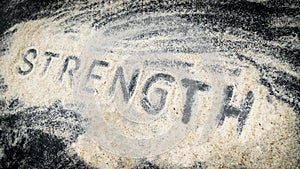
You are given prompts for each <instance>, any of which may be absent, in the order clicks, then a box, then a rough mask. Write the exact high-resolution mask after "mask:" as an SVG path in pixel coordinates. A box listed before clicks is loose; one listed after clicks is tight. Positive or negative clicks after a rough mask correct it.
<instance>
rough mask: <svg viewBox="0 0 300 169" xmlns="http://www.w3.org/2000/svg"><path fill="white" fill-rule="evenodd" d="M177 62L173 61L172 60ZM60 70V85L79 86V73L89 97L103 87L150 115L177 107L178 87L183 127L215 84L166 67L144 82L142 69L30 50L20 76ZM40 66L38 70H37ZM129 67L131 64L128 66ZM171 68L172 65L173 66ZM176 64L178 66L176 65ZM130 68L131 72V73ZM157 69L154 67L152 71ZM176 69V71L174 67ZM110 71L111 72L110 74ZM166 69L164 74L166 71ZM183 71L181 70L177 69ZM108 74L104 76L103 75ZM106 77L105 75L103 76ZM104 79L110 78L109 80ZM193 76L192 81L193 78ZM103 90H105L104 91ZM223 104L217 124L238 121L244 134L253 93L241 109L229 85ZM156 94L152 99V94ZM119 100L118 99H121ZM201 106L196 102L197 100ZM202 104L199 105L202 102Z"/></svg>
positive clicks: (180, 65) (151, 74) (177, 64)
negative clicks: (176, 88) (174, 98)
mask: <svg viewBox="0 0 300 169" xmlns="http://www.w3.org/2000/svg"><path fill="white" fill-rule="evenodd" d="M39 57H40V58H42V59H43V61H44V62H43V64H42V63H39V64H37V62H36V61H35V60H36V59H38V58H39ZM149 60H151V58H148V60H147V61H144V64H145V63H146V64H147V65H149V64H150V63H151V61H149ZM173 60H174V59H173ZM61 61H62V62H63V63H61V64H60V65H62V66H61V67H60V68H57V67H56V66H57V65H58V64H54V63H55V62H61ZM169 62H170V64H168V63H167V62H166V61H153V64H156V65H159V66H165V67H168V66H169V67H172V68H173V69H174V67H176V66H177V67H192V66H193V63H187V62H182V61H178V60H177V61H173V62H172V61H169ZM52 64H53V65H56V66H53V67H55V69H57V71H58V78H57V79H58V82H62V81H63V80H64V79H70V82H71V83H77V82H76V81H75V76H76V74H80V75H82V77H83V78H82V79H83V85H82V87H81V90H82V91H83V92H86V93H87V94H90V95H95V94H99V93H101V92H100V90H102V88H103V86H107V87H108V88H107V90H106V91H108V92H107V93H104V94H105V95H106V96H108V97H110V98H112V97H113V96H114V95H115V94H116V93H117V92H119V94H120V96H121V97H120V98H121V100H122V102H123V104H125V105H126V104H132V102H131V100H132V99H133V98H134V96H138V99H137V100H138V105H139V106H140V107H141V109H142V110H143V111H144V113H147V114H148V115H157V114H159V113H161V112H162V111H163V110H164V109H165V108H166V107H168V108H169V107H172V106H167V104H176V101H175V102H174V101H173V102H171V103H170V102H168V97H172V96H173V95H170V93H172V90H171V89H172V86H175V84H176V85H177V86H179V87H180V88H181V89H182V90H183V91H184V92H183V94H182V95H183V98H185V99H184V100H183V106H182V112H181V122H182V123H183V124H188V123H189V121H190V119H191V117H192V114H193V113H192V110H193V106H194V105H199V104H201V99H196V97H197V93H200V92H203V93H204V94H205V93H206V92H208V91H209V90H210V89H211V87H212V84H208V82H205V79H201V76H195V77H193V76H187V77H184V76H177V74H180V73H177V74H176V73H172V72H170V71H169V72H168V71H166V69H164V68H160V69H157V70H152V71H151V72H148V73H147V76H146V78H145V79H144V80H141V78H140V77H141V76H142V75H144V74H145V72H144V71H146V70H144V69H142V68H143V67H141V68H139V67H135V66H134V65H132V66H128V65H127V66H124V65H117V66H116V65H112V64H111V63H110V61H109V60H107V59H101V58H100V59H98V58H94V59H92V60H91V61H90V62H89V64H83V63H82V60H81V59H80V58H79V57H77V56H74V55H71V56H67V57H65V58H64V59H62V58H61V56H60V54H59V53H55V52H51V51H46V52H44V53H42V54H38V52H37V50H36V49H34V48H31V49H29V50H27V51H26V52H25V53H24V55H23V56H22V62H20V65H19V67H18V70H17V71H18V74H19V75H21V76H30V74H31V73H32V72H34V71H39V72H40V73H42V74H43V75H45V74H47V72H48V71H49V70H50V67H51V65H52ZM38 65H39V69H38V68H36V67H38ZM129 65H130V64H129ZM170 65H171V66H170ZM174 65H175V66H174ZM127 69H129V70H131V72H130V73H128V71H127ZM152 69H154V68H152ZM175 69H176V68H175ZM105 70H106V71H107V72H105ZM108 70H109V71H108ZM164 70H165V71H164ZM178 71H180V70H178ZM104 72H105V73H104ZM103 74H106V75H105V76H103ZM105 77H109V78H108V79H107V78H105ZM191 77H193V78H191ZM101 81H105V83H107V84H106V85H103V86H101V85H99V83H100V82H101ZM101 87H102V88H101ZM221 91H223V94H222V95H220V96H222V97H223V105H222V106H221V109H220V110H219V111H220V112H219V113H218V116H217V120H216V125H217V126H221V125H222V124H223V122H224V120H225V117H233V118H237V120H238V126H237V132H238V134H241V132H242V129H243V126H244V125H245V121H246V119H247V117H248V114H249V113H250V111H251V106H252V104H253V101H254V94H253V92H252V91H248V92H247V94H246V95H245V96H243V97H242V98H243V99H242V102H241V104H240V105H239V106H236V104H235V106H234V105H233V104H232V102H233V100H234V99H233V98H235V97H236V96H235V95H234V92H233V91H234V86H233V85H226V86H225V87H224V89H223V90H221ZM153 93H154V95H155V97H153V96H152V95H153ZM120 98H119V99H120ZM196 100H197V101H198V103H195V101H196ZM199 101H200V102H199Z"/></svg>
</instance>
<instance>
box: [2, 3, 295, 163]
mask: <svg viewBox="0 0 300 169" xmlns="http://www.w3.org/2000/svg"><path fill="white" fill-rule="evenodd" d="M76 3H85V1H69V2H68V3H65V2H62V1H59V0H51V1H50V0H43V1H40V0H28V1H26V0H12V1H8V0H6V1H1V2H0V21H1V22H0V40H2V38H1V37H3V36H5V34H8V33H9V32H6V31H7V30H8V29H9V28H10V27H11V26H13V25H15V24H17V23H20V22H23V21H28V20H35V19H40V18H44V17H49V16H57V20H60V18H62V16H61V13H60V12H57V13H56V11H57V10H58V9H60V8H61V7H62V6H64V7H65V8H66V11H67V10H70V11H71V10H72V9H73V7H74V5H75V4H76ZM106 3H109V2H106ZM126 4H127V8H126V9H120V11H115V12H111V13H109V14H106V15H101V13H100V12H98V11H94V13H91V12H86V13H84V14H81V15H78V16H73V17H71V18H68V19H67V20H61V25H64V27H65V29H66V30H65V31H66V33H67V32H70V31H71V32H72V31H76V28H74V25H72V24H70V21H71V22H86V20H90V19H92V20H93V16H101V17H100V19H97V20H93V23H92V26H94V27H95V28H99V27H101V26H103V25H105V24H107V23H109V22H112V21H113V20H115V19H119V18H122V17H124V16H127V15H131V14H135V13H141V12H165V11H168V12H170V11H178V10H182V9H188V10H191V11H193V10H195V9H202V10H204V11H206V14H195V15H193V14H182V15H180V17H182V18H185V19H187V20H188V21H190V22H193V23H200V22H201V23H204V24H206V25H208V26H207V28H208V29H211V30H212V31H215V32H224V31H226V30H227V31H228V30H230V31H231V34H233V35H238V34H239V32H238V30H239V29H240V30H244V31H247V32H249V33H253V34H257V35H258V36H259V37H261V38H263V39H265V40H267V41H272V40H278V39H279V38H280V37H283V36H287V35H290V36H294V37H295V36H297V37H298V39H299V37H300V31H299V26H297V27H290V26H282V27H276V28H272V27H270V26H269V25H270V22H271V18H272V17H282V16H284V17H292V18H295V17H299V15H300V2H299V1H296V0H295V1H286V0H281V1H279V0H270V1H267V2H264V3H255V2H248V1H235V0H232V1H190V2H180V1H178V2H171V1H170V2H168V3H161V2H160V1H152V2H151V3H148V4H144V5H143V6H138V5H136V3H135V2H134V1H133V2H126ZM101 5H103V2H99V3H95V4H92V5H90V6H86V7H85V8H82V10H85V9H92V8H93V6H101ZM5 32H6V33H5ZM1 42H2V43H3V44H4V42H3V40H2V41H1ZM217 43H219V45H220V46H221V45H222V44H221V42H217ZM253 44H255V41H254V42H253ZM253 44H250V43H248V44H243V43H242V42H241V43H237V44H235V43H232V44H231V47H232V50H233V51H234V48H237V47H243V45H245V46H247V45H253ZM0 46H2V49H1V50H2V51H7V50H9V49H8V48H7V45H0ZM260 49H267V50H266V51H265V53H266V54H269V55H272V56H275V57H276V58H279V59H280V60H282V61H284V62H286V63H288V64H290V66H291V67H292V68H294V69H295V70H296V69H299V66H300V50H299V49H294V48H291V47H290V46H289V45H285V46H284V47H279V46H272V45H270V44H269V45H266V46H263V47H260ZM186 52H193V51H191V50H187V51H186ZM238 59H240V60H241V61H242V62H245V63H248V64H251V65H253V66H255V67H256V68H257V69H258V70H259V71H260V72H261V77H260V81H261V84H262V85H264V86H266V87H268V89H269V91H270V95H274V96H275V97H276V98H277V99H279V100H281V101H283V102H286V103H288V104H289V105H290V106H291V107H292V108H294V110H295V112H297V113H298V114H299V113H300V108H299V105H298V104H296V103H297V102H299V99H300V91H299V88H300V81H299V79H298V78H297V77H294V76H292V75H290V74H288V73H286V72H282V71H279V70H277V68H274V67H266V66H265V65H260V64H258V63H256V62H255V61H253V60H251V59H250V58H247V57H246V56H243V55H239V57H238ZM274 74H275V76H274ZM272 84H274V85H272ZM283 86H284V87H283ZM8 88H9V86H8V85H7V84H6V83H5V79H3V78H2V77H1V76H0V94H1V95H4V94H5V92H6V91H7V89H8ZM278 90H283V91H284V92H283V95H282V94H279V93H278V92H277V91H278ZM290 97H293V98H294V99H293V100H290V99H288V98H290ZM18 106H22V105H20V101H19V100H18V99H17V98H16V99H14V100H0V110H2V111H3V110H5V111H11V112H13V113H12V115H0V144H1V145H4V146H3V147H4V150H3V151H4V154H5V156H4V157H2V158H1V159H0V168H90V166H89V165H88V164H85V163H84V162H83V161H81V160H80V159H79V158H78V157H77V156H76V155H74V156H70V155H68V153H67V152H66V151H65V149H66V147H67V146H68V145H69V144H71V143H72V142H74V141H75V140H76V139H77V137H78V135H80V134H83V133H84V127H83V123H84V119H82V118H81V117H80V116H79V114H78V113H76V112H72V111H70V110H66V109H64V108H63V106H62V105H61V103H60V102H59V101H57V102H55V103H53V105H49V106H44V107H34V106H33V107H27V108H26V109H24V110H22V111H19V110H18ZM45 111H46V112H48V114H49V112H50V114H51V116H48V115H47V116H45V115H44V114H43V112H45ZM50 117H51V118H50ZM57 118H65V119H69V120H71V119H73V120H75V121H78V125H76V126H70V128H69V130H68V131H66V132H70V133H71V134H70V135H71V136H70V137H62V138H59V137H58V136H55V135H51V134H48V133H46V132H45V131H42V130H37V129H34V128H33V127H32V126H34V125H39V126H43V125H44V127H45V128H50V129H55V130H60V129H59V128H55V127H56V124H55V122H57V121H56V119H57ZM36 119H39V120H36ZM35 121H43V122H44V124H41V123H40V124H32V123H31V122H35ZM66 121H68V120H66ZM63 123H65V124H64V125H68V123H67V122H63ZM134 168H153V169H154V168H155V169H156V168H159V166H157V165H155V164H152V163H150V162H141V164H139V165H138V166H136V167H134ZM191 168H205V163H200V162H199V163H197V164H195V165H194V166H191Z"/></svg>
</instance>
